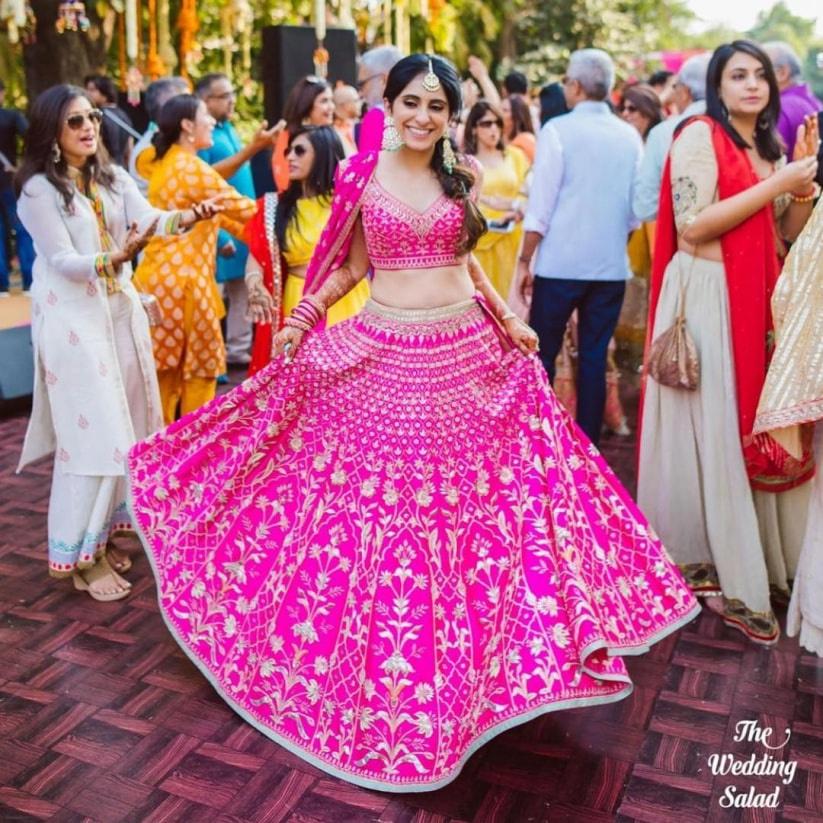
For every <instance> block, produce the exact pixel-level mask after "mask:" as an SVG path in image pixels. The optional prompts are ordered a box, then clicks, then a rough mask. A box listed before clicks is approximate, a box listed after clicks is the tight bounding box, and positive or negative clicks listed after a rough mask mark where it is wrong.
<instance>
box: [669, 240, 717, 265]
mask: <svg viewBox="0 0 823 823" xmlns="http://www.w3.org/2000/svg"><path fill="white" fill-rule="evenodd" d="M677 248H678V249H679V250H680V251H683V252H686V254H690V255H692V257H697V258H698V259H701V260H714V261H715V262H716V263H722V262H723V247H722V246H721V245H720V241H719V240H709V241H708V242H707V243H701V244H700V245H699V246H692V245H691V244H690V243H687V242H686V241H685V240H684V239H683V238H682V237H678V238H677Z"/></svg>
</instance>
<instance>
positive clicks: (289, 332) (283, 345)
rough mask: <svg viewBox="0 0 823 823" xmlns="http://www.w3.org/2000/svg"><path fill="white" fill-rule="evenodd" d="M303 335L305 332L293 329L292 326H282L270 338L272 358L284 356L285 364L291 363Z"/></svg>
mask: <svg viewBox="0 0 823 823" xmlns="http://www.w3.org/2000/svg"><path fill="white" fill-rule="evenodd" d="M304 334H305V332H304V331H302V330H301V329H295V328H294V327H293V326H283V328H282V329H280V331H279V332H277V334H275V335H274V337H273V338H272V341H271V356H272V358H274V357H278V356H279V355H281V354H284V355H285V358H284V359H285V361H286V363H291V361H292V360H294V355H295V354H296V352H297V348H298V346H299V345H300V343H301V342H302V340H303V335H304Z"/></svg>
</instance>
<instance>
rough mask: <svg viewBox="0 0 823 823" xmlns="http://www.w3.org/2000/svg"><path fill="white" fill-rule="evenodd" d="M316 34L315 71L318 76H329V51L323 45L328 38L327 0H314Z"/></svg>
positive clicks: (313, 56)
mask: <svg viewBox="0 0 823 823" xmlns="http://www.w3.org/2000/svg"><path fill="white" fill-rule="evenodd" d="M314 36H315V37H316V38H317V48H316V49H315V50H314V54H313V55H312V59H313V60H314V73H315V74H316V75H317V76H318V77H324V78H325V77H327V76H328V73H329V52H328V49H326V47H325V46H324V45H323V43H324V41H325V39H326V0H314Z"/></svg>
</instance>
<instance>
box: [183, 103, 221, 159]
mask: <svg viewBox="0 0 823 823" xmlns="http://www.w3.org/2000/svg"><path fill="white" fill-rule="evenodd" d="M214 124H215V120H214V118H213V117H212V116H211V115H210V114H209V112H208V109H207V108H206V104H205V103H204V102H203V101H202V100H201V101H200V103H199V104H198V106H197V112H196V113H195V115H194V120H183V121H182V122H181V124H180V141H181V142H185V143H186V144H187V145H189V146H191V147H193V148H194V150H195V151H200V149H208V148H211V147H212V145H213V144H214V137H213V132H214Z"/></svg>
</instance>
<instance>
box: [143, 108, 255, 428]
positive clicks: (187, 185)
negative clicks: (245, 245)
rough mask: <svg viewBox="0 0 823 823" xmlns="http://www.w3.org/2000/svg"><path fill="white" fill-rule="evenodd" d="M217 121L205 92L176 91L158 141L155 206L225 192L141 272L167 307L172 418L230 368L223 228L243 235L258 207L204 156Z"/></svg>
mask: <svg viewBox="0 0 823 823" xmlns="http://www.w3.org/2000/svg"><path fill="white" fill-rule="evenodd" d="M214 122H215V121H214V118H212V117H211V116H210V115H209V114H208V112H207V111H206V106H205V103H203V102H202V101H201V100H200V99H199V98H197V97H195V96H194V95H191V94H181V95H177V96H176V97H172V98H171V99H170V100H169V101H167V102H166V104H165V105H164V106H163V108H162V110H161V112H160V118H159V121H158V126H159V128H158V131H157V134H156V135H155V137H154V141H153V142H154V147H155V151H156V156H157V159H156V161H155V163H154V167H153V170H152V176H151V180H150V181H149V191H148V199H149V202H150V203H152V205H154V206H156V207H158V208H166V209H185V208H187V207H189V206H191V205H193V204H197V203H199V202H201V201H202V200H204V199H207V198H212V197H218V198H220V205H221V208H222V211H221V213H220V214H219V215H218V216H216V217H215V218H214V219H211V220H204V221H202V222H200V223H197V224H196V225H195V226H194V228H193V229H192V230H191V231H190V232H187V233H186V234H183V235H179V236H177V237H175V238H173V239H171V240H165V241H163V242H161V241H160V240H159V239H158V240H152V241H150V242H149V244H148V245H147V246H146V248H145V251H144V252H143V257H142V259H141V261H140V264H139V265H138V267H137V271H136V272H135V275H134V282H135V286H136V287H137V289H138V291H142V292H148V293H149V294H152V295H154V297H155V298H156V299H157V301H158V303H159V307H160V311H161V313H162V319H161V321H160V322H159V323H158V324H157V325H155V326H154V327H153V328H152V341H153V344H154V359H155V364H156V366H157V378H158V382H159V384H160V397H161V400H162V404H163V419H164V420H165V422H166V423H167V424H168V423H171V422H172V421H174V419H175V417H176V415H177V408H178V405H179V406H180V414H181V415H183V414H188V413H189V412H191V411H194V410H195V409H197V408H199V407H200V406H202V405H203V404H205V403H207V402H208V401H209V400H211V399H212V398H213V397H214V395H215V393H216V387H217V384H216V380H217V377H218V375H220V374H223V373H224V372H225V370H226V353H225V347H224V345H223V336H222V333H221V330H220V318H221V317H222V316H223V314H224V312H225V310H224V307H223V301H222V300H221V299H220V295H219V293H218V291H217V284H216V282H215V279H214V274H215V265H216V259H217V248H216V246H217V232H218V230H219V229H220V228H221V227H222V228H225V229H227V230H228V231H229V232H231V233H232V234H233V235H235V236H237V237H242V235H243V229H244V227H245V224H246V222H247V221H248V220H249V219H250V218H251V217H252V216H253V215H254V211H255V202H254V200H252V199H250V198H248V197H243V196H242V195H240V194H238V193H237V192H236V191H235V190H234V189H233V188H232V187H231V186H230V185H229V184H228V183H227V182H226V181H225V180H224V179H223V178H222V177H221V176H220V175H219V174H218V173H217V171H215V170H214V169H213V168H212V167H211V166H209V165H208V164H207V163H205V162H203V161H202V160H201V159H200V158H199V157H197V154H196V152H197V151H198V150H199V149H202V148H207V147H208V146H210V145H211V141H212V136H211V135H212V131H213V129H214ZM195 208H196V206H195Z"/></svg>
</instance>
